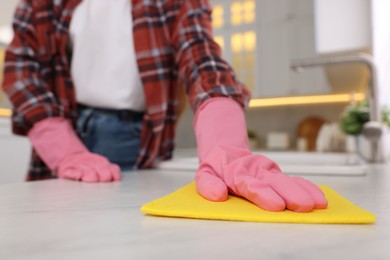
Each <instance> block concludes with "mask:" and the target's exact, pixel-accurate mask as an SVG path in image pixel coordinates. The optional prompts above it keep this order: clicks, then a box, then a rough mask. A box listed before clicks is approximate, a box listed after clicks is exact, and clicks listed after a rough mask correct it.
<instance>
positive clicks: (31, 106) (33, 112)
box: [2, 0, 63, 135]
mask: <svg viewBox="0 0 390 260" xmlns="http://www.w3.org/2000/svg"><path fill="white" fill-rule="evenodd" d="M32 3H34V1H31V0H23V1H20V3H19V4H18V6H17V8H16V11H15V14H14V18H13V23H12V25H13V30H14V37H13V40H12V41H11V43H10V45H9V46H8V48H7V50H6V55H5V66H4V81H3V84H2V87H3V90H4V92H5V93H6V94H7V96H8V97H9V99H10V101H11V103H12V105H13V115H12V120H13V131H14V133H16V134H21V135H25V134H27V132H28V131H29V129H30V128H31V127H32V126H33V125H34V124H35V123H36V122H37V121H39V120H41V119H43V118H46V117H53V116H62V115H63V111H62V109H61V106H60V105H59V104H58V102H57V101H56V98H55V96H54V94H53V92H52V91H51V90H50V87H49V84H48V79H47V77H46V78H45V76H44V75H43V74H42V71H44V69H45V67H44V65H43V62H42V61H40V59H39V57H41V56H42V55H40V54H42V53H45V52H46V51H47V50H46V49H45V46H42V44H41V42H42V41H40V37H42V36H41V35H40V34H39V33H37V23H38V22H45V21H39V20H38V19H37V16H36V14H35V11H34V7H33V4H32Z"/></svg>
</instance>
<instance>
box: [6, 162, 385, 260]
mask: <svg viewBox="0 0 390 260" xmlns="http://www.w3.org/2000/svg"><path fill="white" fill-rule="evenodd" d="M3 174H4V173H3ZM306 178H308V179H311V180H312V181H314V182H316V183H318V184H325V185H329V186H331V187H332V188H333V189H335V190H336V191H338V192H339V193H340V194H342V195H343V196H345V197H346V198H348V199H350V200H351V201H352V202H354V203H355V204H357V205H359V206H361V207H363V208H365V209H367V210H370V211H371V212H373V213H374V214H375V215H376V216H377V223H375V224H371V225H318V224H317V225H313V224H276V223H249V222H230V221H211V220H210V221H209V220H192V219H179V218H176V219H175V218H162V217H152V216H146V215H144V214H143V213H141V212H140V207H141V205H143V204H144V203H146V202H149V201H151V200H154V199H156V198H158V197H161V196H164V195H166V194H168V193H170V192H172V191H174V190H176V189H178V188H180V187H182V186H184V185H185V184H187V183H189V182H190V181H192V179H193V173H192V172H183V171H167V170H148V171H136V172H129V173H125V174H124V177H123V181H122V182H117V183H106V184H87V183H79V182H71V181H64V180H51V181H41V182H32V183H14V184H2V185H0V259H40V260H45V259H50V260H52V259H137V260H141V259H186V260H187V259H240V260H241V259H267V260H272V259H289V260H294V259H354V260H358V259H370V260H372V259H390V249H389V245H390V165H374V166H371V167H370V169H369V173H368V175H366V176H354V177H341V176H337V177H318V176H315V177H306Z"/></svg>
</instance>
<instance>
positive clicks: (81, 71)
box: [70, 0, 145, 111]
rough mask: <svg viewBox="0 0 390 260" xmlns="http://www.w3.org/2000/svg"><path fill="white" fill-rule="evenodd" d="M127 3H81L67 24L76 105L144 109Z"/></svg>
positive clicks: (86, 0)
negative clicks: (68, 25)
mask: <svg viewBox="0 0 390 260" xmlns="http://www.w3.org/2000/svg"><path fill="white" fill-rule="evenodd" d="M132 27H133V26H132V17H131V4H130V1H129V0H115V1H107V0H83V1H82V2H81V3H80V4H79V5H78V6H77V8H76V9H75V11H74V13H73V17H72V20H71V24H70V37H71V41H72V45H73V56H72V64H71V73H72V78H73V81H74V84H75V89H76V99H77V102H78V103H81V104H84V105H89V106H93V107H102V108H112V109H131V110H136V111H143V110H145V94H144V91H143V86H142V82H141V79H140V75H139V71H138V67H137V63H136V57H135V51H134V42H133V32H132Z"/></svg>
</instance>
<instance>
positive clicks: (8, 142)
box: [0, 117, 31, 184]
mask: <svg viewBox="0 0 390 260" xmlns="http://www.w3.org/2000/svg"><path fill="white" fill-rule="evenodd" d="M10 129H11V128H10V119H9V118H5V117H0V184H4V183H15V182H23V181H24V177H25V175H26V173H27V167H28V162H29V158H30V154H31V151H30V149H31V148H30V143H29V141H28V139H27V138H26V137H20V136H16V135H13V134H12V133H11V130H10Z"/></svg>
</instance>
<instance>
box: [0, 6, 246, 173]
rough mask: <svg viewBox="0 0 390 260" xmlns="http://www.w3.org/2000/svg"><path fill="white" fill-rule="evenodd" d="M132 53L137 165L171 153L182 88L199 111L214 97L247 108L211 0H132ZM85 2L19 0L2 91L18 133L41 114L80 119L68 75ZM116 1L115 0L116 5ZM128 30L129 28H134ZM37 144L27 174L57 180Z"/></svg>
mask: <svg viewBox="0 0 390 260" xmlns="http://www.w3.org/2000/svg"><path fill="white" fill-rule="evenodd" d="M129 1H131V2H132V18H133V28H132V29H133V34H134V39H135V42H134V44H135V52H136V59H137V64H138V69H139V72H140V76H141V80H142V83H143V87H144V92H145V97H146V111H145V116H144V120H143V127H142V132H141V150H140V152H139V156H138V160H137V167H139V168H149V167H153V164H154V162H155V161H157V160H166V159H169V158H171V157H172V153H173V149H174V134H175V124H176V121H177V108H178V100H179V94H178V93H180V92H179V87H180V86H184V87H185V90H186V93H187V95H188V100H189V103H190V105H191V107H192V109H193V110H194V111H195V110H196V109H197V107H199V105H200V104H201V103H202V102H204V101H205V100H207V99H209V98H211V97H217V96H218V97H220V96H226V97H230V98H233V99H234V100H236V101H237V102H239V103H240V104H241V105H242V106H243V107H245V106H246V105H247V102H248V101H249V96H250V94H249V92H248V90H247V89H246V88H245V86H243V85H242V84H240V83H239V82H238V81H237V80H236V79H235V76H234V73H233V71H232V69H231V68H230V66H229V65H228V64H227V63H226V62H224V61H223V60H222V59H221V51H220V48H219V46H218V45H217V44H216V43H215V42H214V41H213V38H212V30H211V22H210V21H211V18H210V17H211V7H210V3H209V1H208V0H129ZM80 2H81V0H21V1H20V3H19V5H18V6H17V9H16V12H15V15H14V19H13V28H14V38H13V40H12V42H11V44H10V45H9V47H8V49H7V52H6V60H5V70H4V81H3V89H4V91H5V93H7V95H8V96H9V98H10V100H11V102H12V104H13V115H12V124H13V132H14V133H15V134H19V135H26V134H27V133H28V131H29V130H30V129H31V127H32V126H33V125H34V124H35V123H36V122H37V121H39V120H41V119H44V118H47V117H65V118H68V119H70V120H71V121H72V122H73V124H75V122H76V120H77V110H76V99H75V91H74V87H73V82H72V79H71V76H70V59H71V48H70V46H69V24H70V20H71V17H72V12H73V11H74V9H75V7H76V6H77V5H78V4H79V3H80ZM113 4H114V3H113ZM129 29H131V28H129ZM54 177H55V175H54V173H52V172H51V171H50V170H49V169H48V168H47V167H46V165H45V164H44V163H43V162H42V160H41V159H40V158H39V156H38V154H37V153H36V152H35V150H34V149H33V151H32V158H31V164H30V167H29V172H28V175H27V178H26V179H27V180H41V179H48V178H54Z"/></svg>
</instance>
